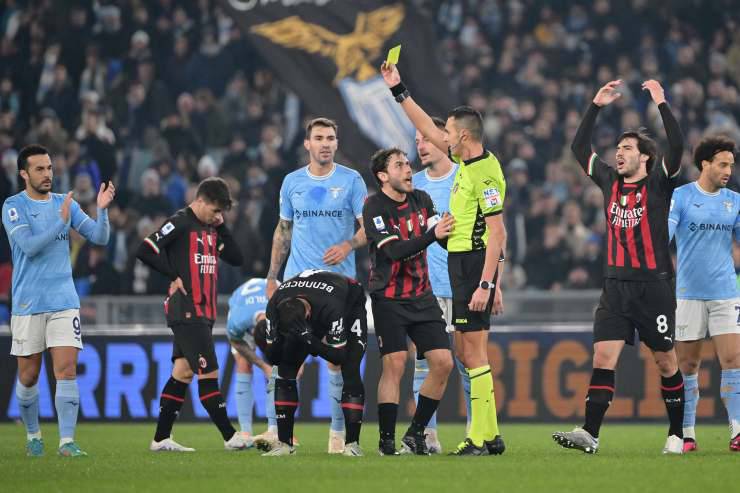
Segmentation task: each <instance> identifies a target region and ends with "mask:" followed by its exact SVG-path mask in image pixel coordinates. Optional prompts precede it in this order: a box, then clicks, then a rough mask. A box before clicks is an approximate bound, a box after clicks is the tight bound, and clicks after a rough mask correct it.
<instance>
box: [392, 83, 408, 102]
mask: <svg viewBox="0 0 740 493" xmlns="http://www.w3.org/2000/svg"><path fill="white" fill-rule="evenodd" d="M391 94H393V97H394V98H396V101H397V102H399V103H400V102H402V101H403V100H404V99H406V98H407V97H409V96H410V95H411V94H410V93H409V90H408V89H406V86H405V85H403V82H399V83H398V84H396V85H395V86H393V87H391Z"/></svg>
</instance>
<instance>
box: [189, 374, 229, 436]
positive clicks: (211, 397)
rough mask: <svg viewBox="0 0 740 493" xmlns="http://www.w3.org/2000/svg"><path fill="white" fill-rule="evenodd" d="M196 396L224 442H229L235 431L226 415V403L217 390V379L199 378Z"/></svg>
mask: <svg viewBox="0 0 740 493" xmlns="http://www.w3.org/2000/svg"><path fill="white" fill-rule="evenodd" d="M198 394H199V395H200V403H201V404H203V407H204V408H206V411H208V415H209V416H210V417H211V421H213V424H215V425H216V427H217V428H218V431H220V432H221V436H223V437H224V440H225V441H229V440H231V437H233V436H234V433H236V430H235V429H234V427H233V426H231V422H230V421H229V417H228V416H227V415H226V403H225V402H224V398H223V397H222V396H221V391H220V390H218V379H217V378H201V379H199V380H198Z"/></svg>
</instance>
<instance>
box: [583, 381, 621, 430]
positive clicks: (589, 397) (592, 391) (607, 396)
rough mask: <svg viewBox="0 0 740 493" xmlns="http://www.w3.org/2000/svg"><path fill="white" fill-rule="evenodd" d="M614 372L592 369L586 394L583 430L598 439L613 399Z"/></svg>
mask: <svg viewBox="0 0 740 493" xmlns="http://www.w3.org/2000/svg"><path fill="white" fill-rule="evenodd" d="M614 375H615V372H614V370H606V369H604V368H594V370H593V373H591V383H590V384H589V386H588V394H586V423H585V424H584V425H583V429H584V430H586V431H587V432H589V433H590V434H591V436H592V437H594V438H599V429H600V428H601V423H602V422H603V421H604V415H605V414H606V410H607V409H609V405H610V404H611V403H612V399H613V398H614Z"/></svg>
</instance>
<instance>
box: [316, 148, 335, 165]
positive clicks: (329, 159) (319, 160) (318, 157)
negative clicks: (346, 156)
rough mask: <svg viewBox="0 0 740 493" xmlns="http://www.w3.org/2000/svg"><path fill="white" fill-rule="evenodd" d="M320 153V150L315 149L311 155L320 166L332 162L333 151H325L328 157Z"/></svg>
mask: <svg viewBox="0 0 740 493" xmlns="http://www.w3.org/2000/svg"><path fill="white" fill-rule="evenodd" d="M322 154H323V153H322V152H321V151H317V152H316V154H315V155H314V156H313V160H314V161H316V162H317V163H319V165H320V166H329V165H331V164H332V163H334V155H335V153H334V152H331V151H329V152H328V153H326V154H327V155H328V156H329V157H322Z"/></svg>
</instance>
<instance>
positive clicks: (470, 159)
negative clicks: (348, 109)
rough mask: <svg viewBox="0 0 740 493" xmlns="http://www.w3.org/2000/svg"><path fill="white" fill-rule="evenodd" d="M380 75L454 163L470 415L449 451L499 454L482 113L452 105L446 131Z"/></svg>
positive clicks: (460, 324)
mask: <svg viewBox="0 0 740 493" xmlns="http://www.w3.org/2000/svg"><path fill="white" fill-rule="evenodd" d="M381 73H382V75H383V79H384V80H385V82H386V84H387V85H388V87H389V88H390V90H391V93H392V94H393V96H394V97H395V99H396V101H398V102H399V103H400V104H401V107H402V108H403V110H404V112H406V115H407V116H408V117H409V119H410V120H411V122H412V123H413V124H414V126H415V127H416V129H417V130H419V132H421V134H422V135H423V136H424V137H425V138H427V139H429V141H430V142H431V143H433V144H434V145H435V146H436V147H438V148H439V149H440V150H442V151H444V152H447V153H448V154H449V155H450V158H451V159H452V160H453V161H455V162H456V163H457V164H458V165H459V166H458V170H457V173H456V174H455V181H454V182H453V185H452V192H451V194H450V214H452V216H453V217H454V218H455V228H454V230H453V231H452V234H451V235H450V236H449V238H448V241H447V251H448V252H449V257H448V270H449V276H450V284H451V286H452V312H453V313H452V318H453V325H454V326H455V331H456V334H455V347H456V352H457V353H458V357H459V358H460V359H461V360H462V362H463V364H464V365H465V368H466V370H467V372H468V375H469V376H470V398H471V417H470V429H469V431H468V436H467V437H466V439H465V440H464V441H463V442H462V443H460V445H459V446H458V447H457V450H455V451H454V452H452V454H453V455H487V454H496V455H497V454H501V453H503V451H504V442H503V440H502V438H501V436H500V434H499V429H498V421H497V418H496V401H495V399H494V394H493V378H492V375H491V366H490V364H489V361H488V331H489V329H490V317H491V311H492V309H493V311H494V313H499V312H501V311H502V310H503V298H502V293H501V287H500V286H499V285H497V283H496V278H495V274H496V271H497V266H498V261H499V260H500V259H501V258H502V257H501V254H502V251H503V247H504V245H505V243H506V228H505V226H504V221H503V215H502V212H503V204H504V195H505V192H506V181H505V180H504V174H503V171H502V170H501V164H500V163H499V162H498V159H496V156H494V155H493V153H492V152H490V151H488V150H486V149H485V148H484V147H483V119H482V117H481V115H480V113H478V112H477V111H476V110H474V109H472V108H470V107H467V106H460V107H457V108H455V109H453V110H452V111H451V112H450V113H449V115H448V118H447V122H446V124H445V130H444V131H443V130H441V129H439V128H437V126H436V125H435V124H434V121H433V120H432V118H431V117H430V116H429V115H427V114H426V113H425V112H424V110H423V109H421V108H420V107H419V105H417V104H416V102H414V100H413V99H412V98H411V97H410V95H409V91H408V90H407V89H406V87H405V86H404V85H403V83H402V82H401V75H400V74H399V73H398V69H397V68H396V66H395V65H393V64H387V63H384V64H383V66H382V67H381Z"/></svg>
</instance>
